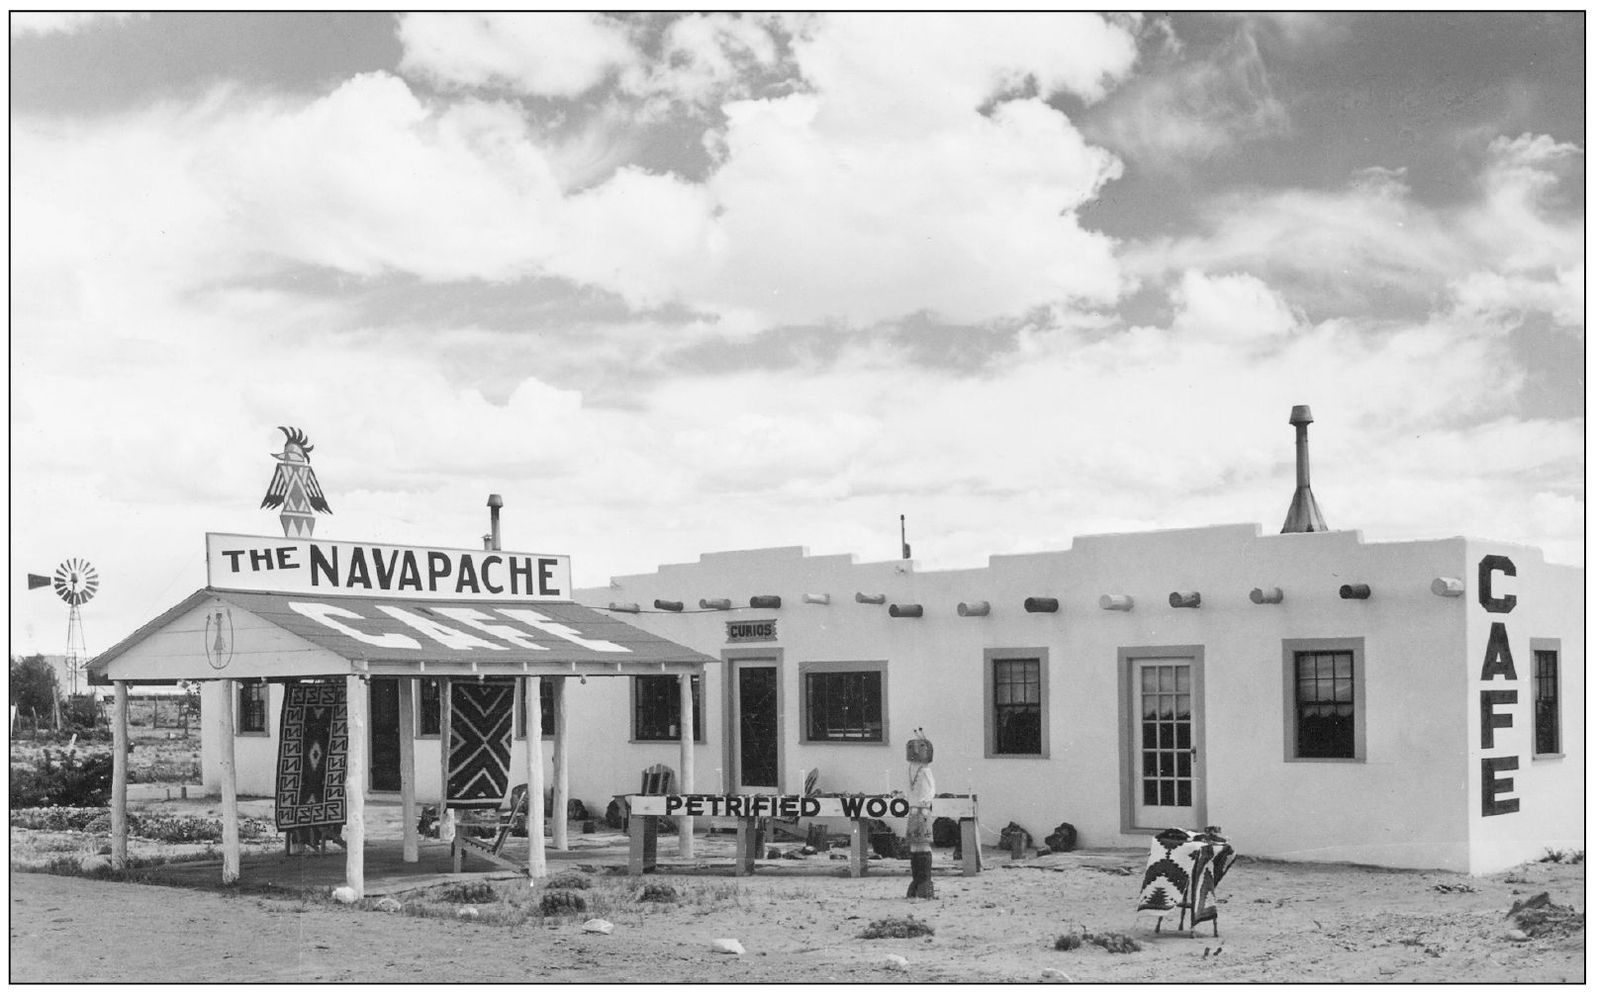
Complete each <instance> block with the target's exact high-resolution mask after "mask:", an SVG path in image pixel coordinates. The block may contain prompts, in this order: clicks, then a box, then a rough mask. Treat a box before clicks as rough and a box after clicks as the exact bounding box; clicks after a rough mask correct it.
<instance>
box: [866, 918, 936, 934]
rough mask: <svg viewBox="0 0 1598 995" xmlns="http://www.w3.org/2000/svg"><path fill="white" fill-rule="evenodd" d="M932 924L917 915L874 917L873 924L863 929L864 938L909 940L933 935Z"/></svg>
mask: <svg viewBox="0 0 1598 995" xmlns="http://www.w3.org/2000/svg"><path fill="white" fill-rule="evenodd" d="M932 934H933V929H932V925H931V924H930V923H926V922H923V921H921V920H920V919H917V918H916V917H915V916H890V917H888V918H886V919H873V920H872V921H871V925H869V926H867V927H866V928H865V929H863V930H861V932H860V938H861V939H862V940H907V939H910V938H911V937H914V936H931V935H932Z"/></svg>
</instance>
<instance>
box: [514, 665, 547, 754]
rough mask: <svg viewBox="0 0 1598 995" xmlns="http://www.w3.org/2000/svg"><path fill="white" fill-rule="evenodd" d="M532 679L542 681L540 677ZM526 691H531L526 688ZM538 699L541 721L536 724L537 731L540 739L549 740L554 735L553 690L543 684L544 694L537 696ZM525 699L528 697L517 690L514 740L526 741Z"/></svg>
mask: <svg viewBox="0 0 1598 995" xmlns="http://www.w3.org/2000/svg"><path fill="white" fill-rule="evenodd" d="M533 679H534V680H536V681H543V678H542V677H535V678H533ZM517 683H518V684H520V682H517ZM527 690H531V688H527ZM538 697H539V702H538V703H539V705H540V706H541V707H540V709H539V711H540V715H539V719H540V720H541V721H540V722H539V724H538V725H539V730H540V737H541V738H543V739H550V738H553V737H554V735H555V692H554V689H553V688H551V687H550V686H549V685H548V684H545V685H544V693H543V694H541V695H539V696H538ZM527 698H528V696H527V695H524V694H522V693H521V691H520V690H518V691H517V692H516V738H517V739H526V738H527Z"/></svg>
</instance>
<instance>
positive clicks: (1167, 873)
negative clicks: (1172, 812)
mask: <svg viewBox="0 0 1598 995" xmlns="http://www.w3.org/2000/svg"><path fill="white" fill-rule="evenodd" d="M1235 856H1236V853H1235V852H1234V851H1233V850H1232V846H1231V844H1230V843H1227V842H1226V840H1225V839H1223V838H1222V837H1220V836H1216V835H1212V834H1208V833H1192V832H1188V831H1187V830H1186V829H1167V830H1164V831H1163V832H1161V833H1160V834H1159V835H1158V836H1156V837H1154V841H1153V842H1152V843H1151V844H1150V845H1149V862H1148V867H1147V868H1146V869H1145V870H1144V872H1143V890H1142V892H1141V893H1140V894H1139V896H1138V903H1137V910H1138V911H1139V912H1160V913H1166V912H1172V911H1174V910H1177V909H1187V910H1188V911H1189V912H1190V913H1191V918H1190V920H1189V921H1190V922H1191V923H1193V924H1194V925H1196V924H1198V923H1201V922H1205V921H1206V920H1210V919H1214V918H1215V917H1216V915H1217V914H1218V912H1217V909H1216V907H1215V886H1216V885H1218V884H1220V883H1221V878H1222V877H1223V876H1225V874H1226V870H1227V868H1229V867H1231V866H1232V858H1233V857H1235Z"/></svg>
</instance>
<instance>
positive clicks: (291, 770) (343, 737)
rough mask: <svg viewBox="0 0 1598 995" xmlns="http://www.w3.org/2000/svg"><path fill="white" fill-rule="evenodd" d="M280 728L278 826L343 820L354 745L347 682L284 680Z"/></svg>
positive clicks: (328, 822)
mask: <svg viewBox="0 0 1598 995" xmlns="http://www.w3.org/2000/svg"><path fill="white" fill-rule="evenodd" d="M281 730H282V737H281V738H280V739H279V740H278V748H277V805H276V806H275V808H276V821H277V828H279V829H298V828H302V827H305V826H342V825H343V824H344V812H345V809H344V774H345V771H346V769H347V764H348V760H349V750H350V727H349V716H348V714H347V712H346V710H345V701H344V684H343V682H339V683H336V684H306V683H294V684H289V685H286V686H285V687H284V690H283V722H282V726H281Z"/></svg>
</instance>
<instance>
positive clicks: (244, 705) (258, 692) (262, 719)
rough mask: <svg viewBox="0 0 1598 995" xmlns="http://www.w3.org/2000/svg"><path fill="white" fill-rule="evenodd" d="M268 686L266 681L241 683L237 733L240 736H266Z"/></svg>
mask: <svg viewBox="0 0 1598 995" xmlns="http://www.w3.org/2000/svg"><path fill="white" fill-rule="evenodd" d="M267 694H268V692H267V685H266V682H264V681H240V682H239V713H238V714H239V721H238V726H237V728H236V732H237V734H238V735H240V736H265V735H266V734H267V733H266V702H267Z"/></svg>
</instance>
